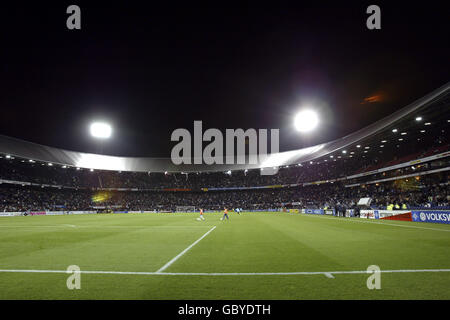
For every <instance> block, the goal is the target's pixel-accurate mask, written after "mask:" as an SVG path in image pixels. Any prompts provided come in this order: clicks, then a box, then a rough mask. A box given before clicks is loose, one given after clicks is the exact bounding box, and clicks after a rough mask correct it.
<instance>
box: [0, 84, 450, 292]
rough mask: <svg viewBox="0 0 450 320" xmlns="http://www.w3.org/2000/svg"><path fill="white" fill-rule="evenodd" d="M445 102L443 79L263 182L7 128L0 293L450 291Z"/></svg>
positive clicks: (448, 98)
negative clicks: (71, 278)
mask: <svg viewBox="0 0 450 320" xmlns="http://www.w3.org/2000/svg"><path fill="white" fill-rule="evenodd" d="M449 110H450V84H446V85H445V86H443V87H441V88H439V89H437V90H435V91H433V92H431V93H430V94H428V95H426V96H425V97H423V98H421V99H418V100H416V101H415V102H413V103H412V104H410V105H407V106H405V107H404V108H401V109H400V110H399V111H397V112H395V113H394V114H392V115H390V116H388V117H386V118H384V119H382V120H380V121H378V122H376V123H373V124H372V125H370V126H368V127H365V128H363V129H361V130H359V131H357V132H355V133H352V134H350V135H348V136H345V137H342V138H340V139H338V140H334V141H331V142H328V143H324V144H322V145H317V146H313V147H308V148H306V149H298V150H292V151H289V152H285V153H279V154H276V155H273V154H272V155H271V156H273V158H274V159H276V161H278V162H277V163H274V164H273V165H272V163H273V161H272V163H271V165H272V166H273V168H272V169H277V170H276V173H275V174H273V175H261V174H260V173H261V170H264V169H268V168H267V167H266V168H264V167H263V166H262V165H263V164H259V165H256V166H255V165H241V166H240V167H239V168H237V169H236V166H237V165H233V166H230V167H227V166H226V165H217V166H207V165H191V166H189V165H181V166H175V165H173V164H172V163H171V161H170V159H152V158H119V157H112V156H104V155H97V154H83V153H79V152H73V151H67V150H62V149H57V148H52V147H47V146H43V145H38V144H33V143H29V142H26V141H22V140H18V139H14V138H11V137H7V136H2V137H1V139H0V151H1V154H2V156H1V159H0V160H1V162H0V178H1V179H0V183H1V186H0V211H1V212H0V216H2V218H1V221H0V222H1V225H0V227H1V228H2V230H1V231H2V232H1V242H0V243H1V248H2V250H1V256H2V257H1V262H0V264H1V272H0V278H2V280H1V281H0V282H1V283H3V284H4V286H3V288H2V291H1V293H0V295H1V298H2V299H42V298H43V299H323V298H327V299H342V298H344V299H448V298H449V292H448V287H449V285H450V269H449V266H450V260H449V259H450V258H449V256H448V247H449V245H450V237H449V232H450V228H449V227H448V223H449V222H450V204H449V193H448V190H449V188H448V177H449V169H450V162H449V160H450V158H449V156H450V150H449V146H450V144H449V143H450V141H449V134H448V132H449V130H450V119H448V115H449ZM224 208H228V209H229V210H230V213H229V219H228V220H225V221H224V220H222V219H221V217H222V214H223V209H224ZM236 208H239V209H241V210H242V211H241V212H235V210H234V209H236ZM200 209H202V210H203V211H204V216H205V217H206V219H204V220H203V221H199V219H197V218H198V212H199V210H200ZM224 243H226V246H223V244H224ZM73 265H76V266H79V268H80V270H81V271H80V272H81V277H82V279H83V289H84V290H79V291H77V290H73V291H71V290H67V288H66V286H65V280H64V279H66V278H67V275H66V273H67V270H66V269H67V267H68V266H73ZM371 265H376V266H379V268H380V272H381V275H382V279H383V284H385V286H383V290H380V291H377V290H368V289H367V287H366V285H365V283H366V278H367V268H368V266H371ZM24 283H26V285H24ZM44 284H45V285H44Z"/></svg>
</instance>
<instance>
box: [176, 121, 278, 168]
mask: <svg viewBox="0 0 450 320" xmlns="http://www.w3.org/2000/svg"><path fill="white" fill-rule="evenodd" d="M279 131H280V130H279V129H270V153H278V151H279ZM267 134H268V130H267V129H258V131H257V130H256V129H247V130H246V131H244V130H243V129H225V142H226V148H225V157H224V146H223V140H224V138H223V134H222V132H221V131H220V130H219V129H214V128H210V129H207V130H206V131H205V132H203V128H202V121H194V143H193V144H194V157H193V160H194V161H193V163H194V164H203V163H205V164H224V158H225V164H245V163H246V154H245V149H246V145H248V151H249V152H248V164H258V163H261V162H263V161H264V160H265V159H267V157H268V156H269V153H268V151H267V146H268V143H267ZM171 141H178V143H177V144H176V145H175V146H174V147H173V148H172V152H171V159H172V162H173V163H174V164H176V165H180V164H192V157H191V155H192V150H191V148H192V138H191V133H190V132H189V131H188V130H187V129H183V128H179V129H176V130H174V131H173V132H172V135H171ZM235 141H236V145H235ZM203 142H210V143H209V144H208V145H206V146H205V148H204V149H203ZM235 147H236V154H235Z"/></svg>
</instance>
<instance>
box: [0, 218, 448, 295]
mask: <svg viewBox="0 0 450 320" xmlns="http://www.w3.org/2000/svg"><path fill="white" fill-rule="evenodd" d="M221 216H222V215H221V214H218V213H217V214H212V213H207V214H205V217H206V221H197V220H196V218H197V217H198V215H197V214H193V213H180V214H178V213H177V214H98V215H71V216H67V215H66V216H33V217H11V218H9V217H8V218H3V217H2V218H0V269H1V272H0V299H296V300H297V299H450V290H449V288H450V272H447V271H445V270H442V271H441V272H395V273H381V289H380V290H376V289H374V290H369V289H368V288H367V286H366V281H367V278H368V277H369V276H370V275H369V274H367V273H344V274H341V273H336V274H332V276H331V277H327V276H326V274H274V273H289V272H336V271H365V270H366V269H367V267H368V266H369V265H378V266H379V267H380V268H381V270H382V271H383V270H422V269H450V225H438V224H426V223H413V222H401V221H379V220H377V221H374V220H371V221H368V220H365V219H364V220H363V219H359V218H336V217H331V216H318V215H305V214H287V213H242V214H241V215H237V214H235V213H231V214H230V220H229V221H220V217H221ZM214 226H216V228H215V229H213V230H212V231H210V230H211V229H212V228H213V227H214ZM208 231H210V232H209V233H208V234H207V235H206V236H204V235H205V234H206V233H207V232H208ZM203 236H204V237H203ZM202 237H203V238H202ZM200 238H201V240H200V241H197V240H199V239H200ZM193 243H195V244H194V245H193V246H191V245H192V244H193ZM188 248H189V249H188ZM186 249H188V250H187V251H185V250H186ZM183 252H184V253H183ZM180 254H181V255H180ZM176 257H178V258H176ZM169 262H172V263H170V264H169V265H168V266H167V264H168V263H169ZM69 265H78V266H79V267H80V268H81V271H114V272H125V273H123V274H121V273H82V274H81V289H79V290H76V289H75V290H69V289H68V288H67V286H66V280H67V278H68V277H69V276H70V275H69V274H66V273H63V272H59V273H51V272H47V271H45V272H17V271H18V270H35V271H38V270H40V271H42V270H59V271H65V270H66V269H67V267H68V266H69ZM163 266H167V267H166V268H163ZM161 268H163V269H164V270H162V272H163V274H155V272H157V271H158V270H160V269H161ZM11 270H15V271H14V272H10V271H11ZM127 272H141V273H136V274H129V273H127ZM164 273H169V274H164ZM191 273H201V274H200V275H192V274H191ZM211 273H213V275H211ZM229 273H232V274H229ZM242 273H244V274H242ZM254 273H266V274H254Z"/></svg>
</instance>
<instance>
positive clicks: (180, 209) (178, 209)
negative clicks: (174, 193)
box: [175, 206, 195, 212]
mask: <svg viewBox="0 0 450 320" xmlns="http://www.w3.org/2000/svg"><path fill="white" fill-rule="evenodd" d="M175 212H195V206H176V207H175Z"/></svg>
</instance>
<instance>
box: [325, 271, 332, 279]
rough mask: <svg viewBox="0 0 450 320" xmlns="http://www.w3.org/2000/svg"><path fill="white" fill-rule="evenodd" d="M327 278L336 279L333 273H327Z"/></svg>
mask: <svg viewBox="0 0 450 320" xmlns="http://www.w3.org/2000/svg"><path fill="white" fill-rule="evenodd" d="M325 276H326V277H327V278H330V279H334V276H333V275H332V274H331V273H329V272H325Z"/></svg>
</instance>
